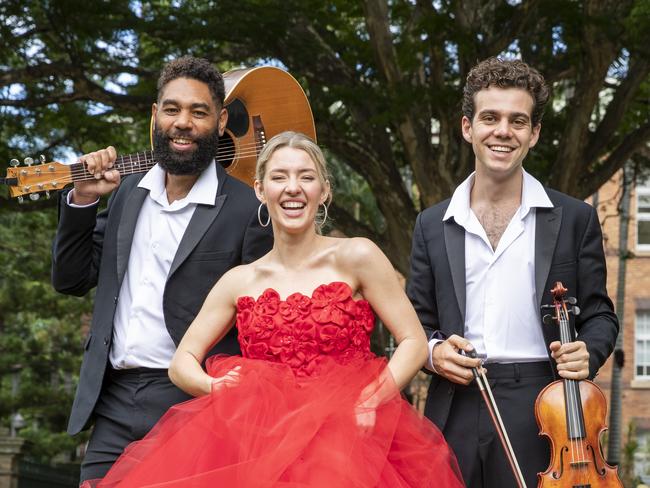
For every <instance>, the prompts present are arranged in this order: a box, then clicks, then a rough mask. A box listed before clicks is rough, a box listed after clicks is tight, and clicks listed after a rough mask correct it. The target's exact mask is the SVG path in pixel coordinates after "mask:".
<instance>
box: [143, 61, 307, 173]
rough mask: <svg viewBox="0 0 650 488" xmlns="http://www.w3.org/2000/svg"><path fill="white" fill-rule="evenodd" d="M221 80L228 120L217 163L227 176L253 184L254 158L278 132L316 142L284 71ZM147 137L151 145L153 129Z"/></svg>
mask: <svg viewBox="0 0 650 488" xmlns="http://www.w3.org/2000/svg"><path fill="white" fill-rule="evenodd" d="M223 81H224V85H225V89H226V98H225V100H224V106H225V108H226V110H227V111H228V123H227V124H226V130H225V132H224V135H223V136H222V137H221V139H219V152H218V154H217V161H219V163H220V164H221V165H222V166H223V167H224V168H226V171H227V172H228V174H231V175H232V176H234V177H236V178H239V179H240V180H242V181H243V182H244V183H246V184H248V185H250V186H253V180H255V164H256V163H257V156H258V155H259V153H260V151H261V150H262V148H263V147H264V144H266V141H268V140H269V139H270V138H271V137H273V136H275V135H277V134H279V133H280V132H284V131H286V130H292V131H294V132H302V133H303V134H305V135H307V136H309V137H311V138H312V139H313V140H314V141H316V127H315V126H314V117H313V116H312V113H311V107H310V106H309V101H308V100H307V97H306V96H305V92H304V91H303V90H302V88H301V86H300V84H299V83H298V82H297V81H296V79H295V78H294V77H293V76H291V75H290V74H289V73H287V72H286V71H284V70H281V69H279V68H274V67H271V66H261V67H259V68H242V69H234V70H231V71H228V72H227V73H224V75H223ZM151 127H152V128H153V117H152V118H151ZM150 139H151V145H152V147H153V133H151V134H150Z"/></svg>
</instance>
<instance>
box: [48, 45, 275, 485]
mask: <svg viewBox="0 0 650 488" xmlns="http://www.w3.org/2000/svg"><path fill="white" fill-rule="evenodd" d="M224 96H225V93H224V84H223V78H222V76H221V74H220V73H219V72H218V71H217V70H215V69H214V67H213V66H212V65H211V64H210V63H209V62H208V61H206V60H204V59H197V58H193V57H189V56H186V57H182V58H179V59H176V60H174V61H172V62H170V63H169V64H167V65H166V66H165V67H164V68H163V70H162V72H161V74H160V78H159V80H158V98H157V101H156V103H154V104H153V106H152V115H153V117H154V154H155V159H156V161H157V164H156V165H155V166H154V167H153V168H151V169H150V170H149V171H148V172H147V173H145V174H137V175H129V176H127V177H124V178H122V179H121V178H120V174H119V172H118V171H117V170H115V169H112V168H113V165H114V163H115V160H116V151H115V148H113V147H112V146H109V147H108V148H106V149H102V150H100V151H96V152H93V153H90V154H86V155H84V156H82V157H81V158H80V159H79V161H80V162H83V163H84V164H85V166H86V168H87V171H89V172H90V173H91V174H94V175H95V179H94V180H90V181H83V182H81V181H80V182H76V183H75V185H74V188H73V189H72V190H70V191H69V192H65V193H62V195H61V201H60V207H59V208H60V210H59V225H58V230H57V234H56V237H55V240H54V245H53V251H52V253H53V259H52V261H53V265H52V282H53V285H54V287H55V288H56V289H57V291H59V292H61V293H66V294H71V295H78V296H81V295H84V294H86V293H87V292H89V291H90V290H91V289H92V288H94V287H95V286H97V293H96V296H95V307H94V312H93V319H92V325H91V329H90V333H89V334H88V337H87V338H86V340H85V344H84V357H83V363H82V365H81V373H80V377H79V385H78V388H77V392H76V396H75V400H74V404H73V406H72V412H71V415H70V420H69V423H68V433H70V434H71V435H74V434H77V433H79V432H80V431H82V430H84V429H86V428H88V427H89V426H90V425H94V428H93V432H92V434H91V437H90V441H89V443H88V448H87V450H86V455H85V457H84V460H83V463H82V466H81V481H82V482H83V481H84V480H87V479H96V478H102V477H103V476H104V474H105V473H106V472H107V471H108V469H109V468H110V467H111V465H112V464H113V462H114V461H115V460H116V459H117V458H118V457H119V456H120V454H122V451H123V450H124V448H125V447H126V446H127V445H128V444H129V443H130V442H132V441H135V440H138V439H141V438H142V437H144V435H145V434H146V433H147V432H148V431H149V430H150V429H151V427H153V425H154V424H155V423H156V422H157V421H158V419H159V418H160V417H161V416H162V415H163V414H164V413H165V412H166V411H167V409H168V408H169V407H170V406H172V405H174V404H176V403H178V402H181V401H184V400H187V399H189V398H190V397H189V396H188V395H186V394H185V393H184V392H182V391H181V390H180V389H178V388H177V387H176V386H174V385H173V384H172V383H171V381H170V380H169V378H168V376H167V368H168V366H169V363H170V361H171V358H172V356H173V354H174V351H175V350H176V346H177V345H178V343H179V342H180V340H181V338H182V337H183V334H184V333H185V331H186V329H187V327H188V326H189V324H190V323H191V322H192V320H193V319H194V317H195V316H196V314H197V313H198V311H199V309H200V307H201V305H202V303H203V301H204V299H205V297H206V296H207V294H208V292H209V291H210V289H211V288H212V286H213V285H214V283H215V282H216V281H217V280H218V279H219V278H220V277H221V275H223V274H224V273H225V272H226V271H228V270H229V269H230V268H232V267H234V266H237V265H239V264H242V263H248V262H251V261H254V260H255V259H257V258H258V257H260V256H262V255H263V254H265V253H266V252H267V251H268V250H269V249H270V248H271V247H272V234H271V231H270V227H268V228H263V227H261V226H260V224H259V220H260V219H259V218H258V217H259V216H258V204H259V202H258V201H257V199H256V198H255V194H254V193H253V191H252V189H251V188H249V187H248V186H246V185H245V184H244V183H242V182H240V181H238V180H236V179H234V178H232V177H230V176H228V175H227V174H226V172H225V170H224V169H223V168H222V167H221V166H220V165H219V164H217V163H216V162H215V160H214V158H215V155H216V152H217V144H218V140H219V136H221V135H223V132H224V129H225V127H226V122H227V118H228V113H227V111H226V109H225V108H224V107H223V102H224ZM109 193H112V194H111V196H110V198H109V200H108V204H107V208H106V209H105V210H103V211H102V212H99V213H98V206H99V199H100V197H102V196H104V195H108V194H109ZM262 217H263V218H264V220H266V216H262ZM238 352H239V347H238V344H237V338H236V332H235V328H233V329H232V332H231V333H230V334H229V335H228V336H227V337H225V338H223V339H222V340H221V341H220V342H219V344H218V345H217V346H216V347H215V348H214V349H213V350H212V351H211V353H210V354H214V353H224V354H237V353H238Z"/></svg>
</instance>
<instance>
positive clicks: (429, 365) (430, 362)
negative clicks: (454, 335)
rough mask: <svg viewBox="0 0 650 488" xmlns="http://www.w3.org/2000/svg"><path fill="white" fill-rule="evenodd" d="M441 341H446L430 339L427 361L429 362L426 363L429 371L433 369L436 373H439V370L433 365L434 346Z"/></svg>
mask: <svg viewBox="0 0 650 488" xmlns="http://www.w3.org/2000/svg"><path fill="white" fill-rule="evenodd" d="M439 342H444V341H443V340H442V339H431V340H430V341H429V360H428V361H427V364H426V368H427V369H428V370H429V371H433V372H434V373H436V374H438V372H437V371H436V368H435V367H434V366H433V348H434V347H435V345H436V344H438V343H439Z"/></svg>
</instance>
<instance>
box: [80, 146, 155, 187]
mask: <svg viewBox="0 0 650 488" xmlns="http://www.w3.org/2000/svg"><path fill="white" fill-rule="evenodd" d="M155 164H156V160H155V157H154V153H153V151H142V152H137V153H134V154H126V155H124V156H118V157H117V159H116V160H115V164H114V165H113V168H112V169H115V170H117V171H118V172H119V173H120V176H126V175H132V174H134V173H144V172H145V171H149V170H150V169H151V168H153V167H154V165H155ZM70 174H71V178H72V181H85V180H92V179H94V178H95V176H94V175H93V174H92V173H90V172H89V171H88V169H87V168H86V165H85V164H84V163H74V164H71V165H70Z"/></svg>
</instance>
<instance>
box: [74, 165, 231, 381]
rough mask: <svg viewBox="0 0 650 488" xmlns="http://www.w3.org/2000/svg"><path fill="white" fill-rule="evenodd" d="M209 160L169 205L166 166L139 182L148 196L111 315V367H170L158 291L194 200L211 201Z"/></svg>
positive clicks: (213, 176) (170, 347) (213, 183)
mask: <svg viewBox="0 0 650 488" xmlns="http://www.w3.org/2000/svg"><path fill="white" fill-rule="evenodd" d="M214 165H215V162H214V161H213V162H212V164H210V166H208V167H207V168H206V169H205V170H204V171H203V173H201V175H200V176H199V178H198V180H197V181H196V182H195V183H194V186H192V189H191V190H190V192H189V193H188V194H187V196H186V197H185V198H183V199H181V200H176V201H174V202H172V203H171V204H170V203H169V201H168V199H167V191H166V189H165V171H164V170H163V169H162V168H160V167H159V166H158V165H155V166H154V167H153V168H151V169H150V170H149V171H148V172H147V174H146V175H145V176H144V177H143V178H142V180H141V181H140V183H139V184H138V186H139V187H140V188H145V189H147V190H149V195H148V197H147V198H145V200H144V202H143V204H142V208H141V209H140V213H139V215H138V222H137V224H136V227H135V232H134V235H133V241H132V243H131V253H130V255H129V262H128V265H127V268H126V273H125V275H124V280H123V281H122V286H121V288H120V293H119V298H118V301H117V309H116V311H115V318H114V320H113V343H112V346H111V350H110V353H109V359H110V361H111V365H112V366H113V368H115V369H126V368H137V367H144V368H169V364H170V362H171V359H172V356H173V355H174V352H175V351H176V346H175V345H174V341H172V338H171V337H170V335H169V332H168V331H167V328H166V326H165V317H164V314H163V293H164V291H165V284H166V282H167V275H168V274H169V270H170V268H171V264H172V261H173V260H174V256H175V255H176V251H177V249H178V245H179V243H180V241H181V239H182V238H183V234H184V233H185V229H187V226H188V224H189V222H190V219H191V218H192V215H193V214H194V210H195V209H196V206H197V204H206V205H214V202H215V199H216V195H217V185H218V181H217V172H216V169H215V166H214ZM68 198H70V196H68ZM68 202H70V200H68ZM72 206H77V205H72ZM188 325H189V324H188Z"/></svg>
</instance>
